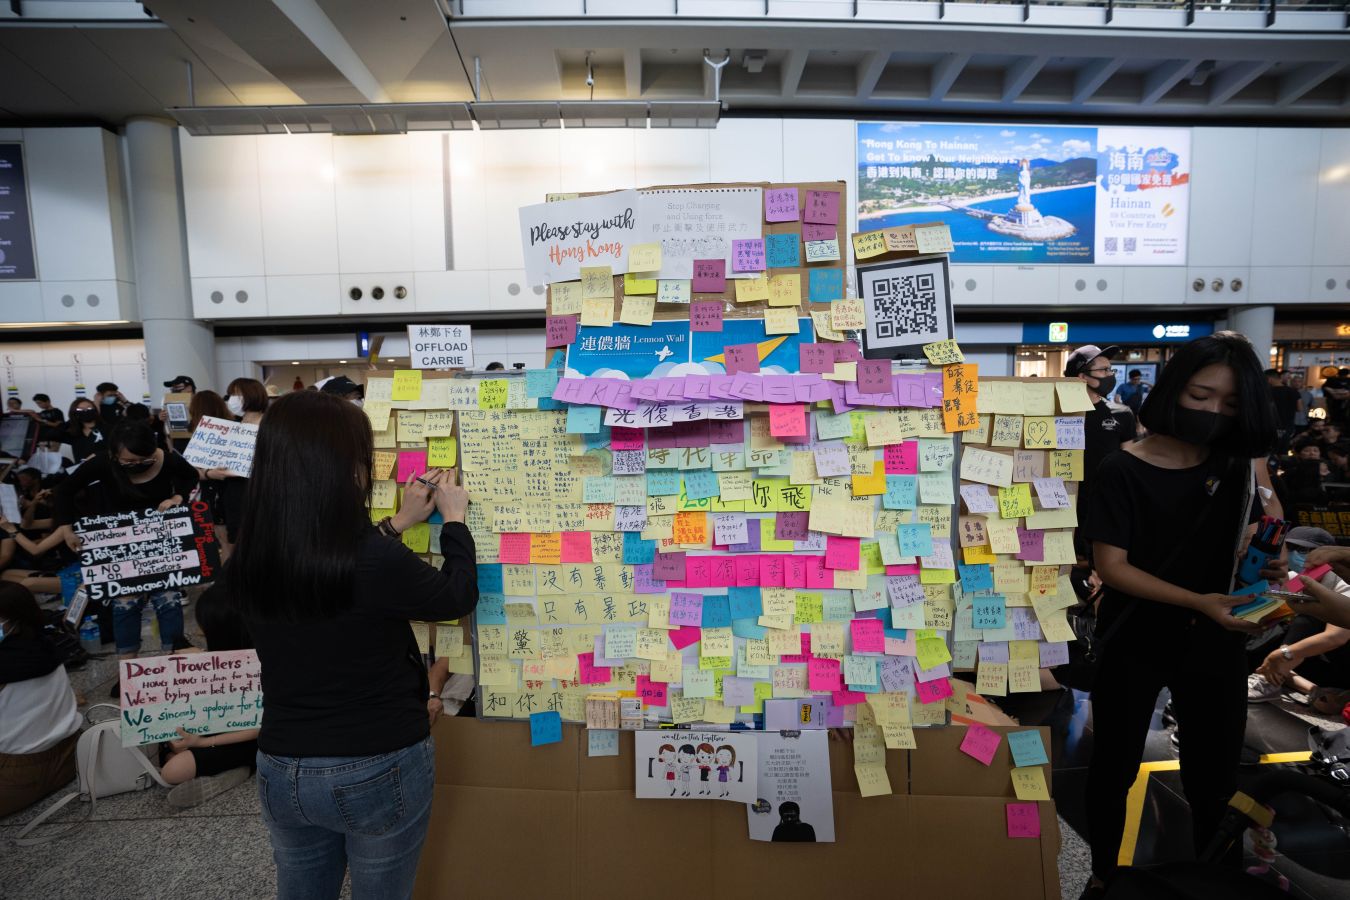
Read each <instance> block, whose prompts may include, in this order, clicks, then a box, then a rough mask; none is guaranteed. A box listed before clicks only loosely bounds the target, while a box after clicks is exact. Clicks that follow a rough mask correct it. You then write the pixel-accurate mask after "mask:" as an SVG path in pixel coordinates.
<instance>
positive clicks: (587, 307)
mask: <svg viewBox="0 0 1350 900" xmlns="http://www.w3.org/2000/svg"><path fill="white" fill-rule="evenodd" d="M581 324H582V325H585V326H587V327H590V328H609V327H611V326H613V325H614V298H613V297H586V298H585V299H583V300H582V301H581Z"/></svg>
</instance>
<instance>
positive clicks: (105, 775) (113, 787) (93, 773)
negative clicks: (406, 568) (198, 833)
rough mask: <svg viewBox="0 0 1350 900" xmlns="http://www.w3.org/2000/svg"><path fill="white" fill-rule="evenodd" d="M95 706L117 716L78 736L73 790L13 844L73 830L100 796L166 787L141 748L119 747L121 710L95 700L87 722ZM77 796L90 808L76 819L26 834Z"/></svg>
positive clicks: (52, 806) (44, 839)
mask: <svg viewBox="0 0 1350 900" xmlns="http://www.w3.org/2000/svg"><path fill="white" fill-rule="evenodd" d="M96 709H111V710H114V711H115V712H117V718H114V719H106V720H104V721H102V722H98V723H97V724H93V725H90V727H89V728H88V729H87V730H86V731H85V732H84V734H82V735H80V741H79V743H78V744H76V745H75V774H76V778H77V779H78V783H77V788H76V790H75V792H74V793H71V794H67V795H66V796H64V797H62V798H61V799H60V800H58V801H57V802H55V803H53V804H52V805H51V806H50V807H48V808H47V809H45V810H43V812H42V814H41V815H40V816H38V817H37V818H35V819H34V820H33V821H31V822H29V823H28V824H27V825H25V826H24V828H23V830H22V831H20V832H19V835H18V837H17V838H15V843H16V844H40V843H43V842H44V841H48V840H51V839H52V838H57V837H63V836H65V835H68V834H70V833H72V832H74V831H75V830H76V829H77V828H79V827H80V826H81V825H83V824H84V823H85V821H87V820H88V819H89V817H90V816H92V815H93V814H94V807H95V806H96V805H97V803H98V798H100V797H111V796H113V795H115V794H125V793H127V792H128V791H143V790H146V789H147V788H149V787H152V786H154V785H156V784H158V785H161V786H163V787H169V783H168V782H167V781H165V780H164V777H163V776H162V775H160V774H159V769H157V768H155V766H154V764H153V763H151V762H150V760H148V759H146V756H145V754H144V753H142V752H141V748H139V747H123V746H122V735H121V712H122V711H121V710H120V709H118V707H116V706H113V705H112V704H111V703H98V704H95V705H94V706H91V707H89V709H88V710H87V711H86V712H85V720H86V721H88V720H89V715H90V713H92V712H93V711H94V710H96ZM76 797H79V798H80V799H82V800H87V801H88V802H89V808H88V809H87V810H86V811H85V814H84V817H83V818H82V819H81V820H80V821H79V822H76V823H75V825H73V826H72V827H70V828H68V829H66V830H65V831H59V832H57V833H56V834H49V835H43V836H42V837H27V835H28V833H29V832H31V831H32V830H33V829H34V828H36V827H37V826H39V825H41V824H42V823H43V822H45V821H47V820H48V819H49V818H51V817H52V816H53V815H55V814H56V813H57V812H58V811H59V810H61V809H62V808H64V807H65V805H66V804H67V803H69V802H70V801H72V800H74V799H75V798H76Z"/></svg>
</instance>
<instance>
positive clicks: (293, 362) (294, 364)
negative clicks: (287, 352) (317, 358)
mask: <svg viewBox="0 0 1350 900" xmlns="http://www.w3.org/2000/svg"><path fill="white" fill-rule="evenodd" d="M291 365H293V366H298V365H300V363H299V362H297V361H295V360H291Z"/></svg>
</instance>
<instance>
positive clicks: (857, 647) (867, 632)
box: [848, 619, 886, 653]
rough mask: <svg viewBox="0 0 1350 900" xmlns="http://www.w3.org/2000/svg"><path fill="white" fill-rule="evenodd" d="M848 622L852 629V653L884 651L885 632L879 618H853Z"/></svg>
mask: <svg viewBox="0 0 1350 900" xmlns="http://www.w3.org/2000/svg"><path fill="white" fill-rule="evenodd" d="M848 624H849V628H850V629H852V631H853V652H854V653H885V652H886V634H885V631H884V628H883V626H882V624H881V620H880V619H854V620H853V621H851V622H849V623H848Z"/></svg>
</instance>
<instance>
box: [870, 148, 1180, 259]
mask: <svg viewBox="0 0 1350 900" xmlns="http://www.w3.org/2000/svg"><path fill="white" fill-rule="evenodd" d="M1190 170H1191V133H1190V130H1189V129H1186V128H1144V127H1129V126H1122V127H1116V126H1108V127H1102V128H1092V127H1082V126H1045V125H967V124H959V123H944V124H932V123H911V122H859V123H858V230H859V231H875V230H877V229H881V228H887V227H890V226H895V225H909V224H913V223H916V222H936V221H940V222H945V223H946V224H947V226H948V227H949V228H950V229H951V234H952V243H953V244H954V245H955V252H954V253H952V254H951V260H952V262H955V263H983V264H989V263H1021V264H1036V263H1051V264H1072V263H1082V264H1091V263H1097V264H1100V265H1168V266H1179V265H1185V263H1186V228H1187V213H1188V199H1189V197H1188V191H1189V184H1190Z"/></svg>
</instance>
